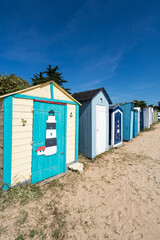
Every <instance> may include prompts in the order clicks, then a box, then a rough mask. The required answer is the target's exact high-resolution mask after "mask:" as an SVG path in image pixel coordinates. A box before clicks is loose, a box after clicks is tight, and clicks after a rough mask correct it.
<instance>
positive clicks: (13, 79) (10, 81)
mask: <svg viewBox="0 0 160 240" xmlns="http://www.w3.org/2000/svg"><path fill="white" fill-rule="evenodd" d="M29 86H30V84H29V83H28V82H27V81H26V80H24V79H22V78H21V77H19V76H16V74H14V73H12V74H10V75H7V74H4V75H0V95H3V94H7V93H11V92H15V91H18V90H22V89H24V88H27V87H29Z"/></svg>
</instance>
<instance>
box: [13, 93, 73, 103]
mask: <svg viewBox="0 0 160 240" xmlns="http://www.w3.org/2000/svg"><path fill="white" fill-rule="evenodd" d="M13 97H15V98H24V99H33V100H34V99H35V100H44V101H53V99H51V98H41V97H36V96H28V95H23V94H15V95H13ZM54 102H60V103H68V104H77V103H76V102H71V101H64V100H57V99H54Z"/></svg>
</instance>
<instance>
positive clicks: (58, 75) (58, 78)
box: [31, 65, 70, 93]
mask: <svg viewBox="0 0 160 240" xmlns="http://www.w3.org/2000/svg"><path fill="white" fill-rule="evenodd" d="M59 70H60V69H59V67H58V66H56V67H54V68H52V67H51V65H49V66H48V68H47V69H46V71H44V72H40V73H36V74H34V76H33V78H31V79H32V84H33V85H37V84H41V83H45V82H48V81H52V80H53V81H55V82H56V83H57V84H58V85H60V86H61V87H62V88H63V89H65V90H66V91H67V92H68V93H70V89H68V88H64V86H63V85H64V83H66V82H67V81H66V80H64V78H63V76H62V72H59Z"/></svg>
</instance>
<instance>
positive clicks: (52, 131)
mask: <svg viewBox="0 0 160 240" xmlns="http://www.w3.org/2000/svg"><path fill="white" fill-rule="evenodd" d="M56 122H57V121H56V120H55V116H54V111H53V110H51V111H49V116H48V120H47V121H46V123H47V126H46V140H45V146H41V147H38V148H37V150H36V152H37V155H38V156H39V155H45V156H50V155H53V154H55V153H57V136H56Z"/></svg>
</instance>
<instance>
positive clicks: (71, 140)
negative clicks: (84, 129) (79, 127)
mask: <svg viewBox="0 0 160 240" xmlns="http://www.w3.org/2000/svg"><path fill="white" fill-rule="evenodd" d="M71 113H72V115H73V116H72V117H70V114H71ZM75 131H76V105H74V104H67V160H66V162H67V164H69V163H71V162H74V161H75Z"/></svg>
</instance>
